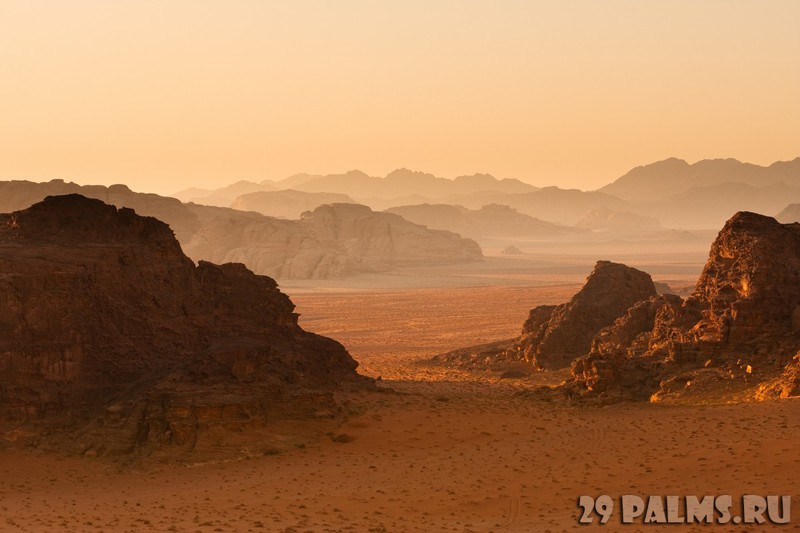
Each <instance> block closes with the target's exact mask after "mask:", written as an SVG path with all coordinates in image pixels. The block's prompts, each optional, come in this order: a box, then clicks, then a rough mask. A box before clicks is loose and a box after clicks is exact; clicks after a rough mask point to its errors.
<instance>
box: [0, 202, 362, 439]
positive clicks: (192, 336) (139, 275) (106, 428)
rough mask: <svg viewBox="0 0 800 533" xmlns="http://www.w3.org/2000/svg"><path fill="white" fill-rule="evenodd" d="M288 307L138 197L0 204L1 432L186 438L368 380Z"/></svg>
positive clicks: (262, 423)
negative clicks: (195, 252) (193, 256)
mask: <svg viewBox="0 0 800 533" xmlns="http://www.w3.org/2000/svg"><path fill="white" fill-rule="evenodd" d="M293 309H294V305H293V304H292V302H291V301H290V300H289V298H288V297H287V296H286V295H285V294H283V293H281V292H280V291H279V290H278V288H277V285H276V283H275V281H274V280H272V279H271V278H268V277H265V276H258V275H255V274H253V273H252V272H251V271H249V270H247V269H246V268H245V267H244V266H243V265H240V264H225V265H214V264H211V263H207V262H202V261H201V262H200V264H199V265H198V266H195V265H194V263H193V262H192V261H191V260H190V259H189V258H188V257H186V256H185V255H184V254H183V252H182V251H181V248H180V245H179V244H178V241H177V240H176V239H175V238H174V236H173V233H172V231H170V228H169V227H168V226H167V225H166V224H164V223H162V222H160V221H158V220H156V219H154V218H150V217H142V216H139V215H136V214H135V213H134V211H133V210H131V209H126V208H123V209H117V208H115V207H113V206H109V205H106V204H104V203H103V202H101V201H99V200H94V199H88V198H85V197H83V196H80V195H66V196H58V197H48V198H46V199H45V200H44V201H43V202H40V203H37V204H35V205H33V206H32V207H30V208H28V209H25V210H23V211H18V212H14V213H11V214H4V215H0V431H1V432H2V433H3V435H4V437H5V440H7V441H9V440H15V439H16V440H17V441H18V442H20V441H21V442H22V443H24V444H28V445H40V446H44V447H54V448H58V449H61V450H67V451H72V452H77V453H92V454H111V455H114V454H128V453H133V452H137V453H141V454H149V453H152V452H154V451H159V450H162V451H167V452H168V453H183V452H191V451H196V450H198V449H199V448H202V447H203V446H206V445H208V446H212V447H213V445H214V444H213V442H206V440H205V435H209V434H214V435H215V436H214V438H213V439H212V440H213V441H214V442H216V441H217V439H222V440H224V439H225V438H226V436H230V435H234V434H236V435H238V434H240V433H244V434H250V433H248V432H250V431H252V432H254V434H256V435H258V434H259V433H258V432H259V431H262V432H263V431H265V430H268V429H269V426H270V424H271V423H272V421H274V420H276V419H280V418H284V417H287V416H309V415H310V414H311V413H313V412H315V411H318V410H320V409H324V410H329V411H330V412H334V411H335V410H336V404H335V402H334V401H333V397H332V393H333V391H335V390H337V389H339V388H341V387H343V386H346V387H361V386H368V385H369V383H370V380H368V379H367V378H363V377H361V376H359V375H357V374H356V372H355V369H356V366H357V363H356V362H355V361H354V360H353V359H352V358H351V357H350V355H349V354H348V353H347V351H346V350H345V349H344V348H343V347H342V346H341V345H340V344H339V343H337V342H336V341H333V340H331V339H328V338H325V337H321V336H318V335H314V334H312V333H307V332H305V331H303V330H302V329H301V328H300V327H299V326H298V325H297V315H296V314H294V312H293ZM239 440H240V441H241V439H239ZM248 445H252V446H258V438H255V439H254V440H253V441H251V442H249V443H248Z"/></svg>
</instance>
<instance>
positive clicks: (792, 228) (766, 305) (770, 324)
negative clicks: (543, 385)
mask: <svg viewBox="0 0 800 533" xmlns="http://www.w3.org/2000/svg"><path fill="white" fill-rule="evenodd" d="M799 319H800V225H799V224H780V223H778V222H777V221H776V220H775V219H773V218H770V217H765V216H762V215H757V214H754V213H746V212H742V213H737V214H736V215H734V217H733V218H731V219H730V220H729V221H728V222H727V224H725V227H724V228H723V229H722V231H721V232H720V233H719V236H718V237H717V239H716V241H715V242H714V244H713V245H712V247H711V252H710V254H709V259H708V262H707V263H706V266H705V268H704V270H703V273H702V275H701V276H700V279H699V280H698V283H697V286H696V288H695V290H694V293H693V294H692V295H691V296H690V297H689V298H687V299H686V301H681V300H680V299H679V298H678V297H675V296H666V295H665V296H661V297H659V298H656V299H652V300H650V301H648V302H643V303H641V304H639V305H638V306H636V307H634V308H632V309H631V310H629V311H628V313H627V314H626V316H625V317H623V318H622V319H620V320H618V321H616V322H615V323H614V324H613V325H612V326H611V327H609V328H607V329H605V330H603V331H602V332H600V334H599V335H598V336H597V338H596V339H595V341H594V343H593V347H592V353H591V354H590V355H589V356H587V357H585V358H583V359H580V360H578V361H576V362H575V364H574V365H573V367H572V375H573V383H574V384H575V385H576V386H577V387H578V388H580V389H581V390H585V391H588V392H614V393H618V394H621V395H628V396H634V397H648V396H649V395H650V394H652V393H656V392H657V391H658V389H659V387H662V385H664V384H665V383H670V382H671V381H674V378H676V377H677V376H678V375H679V374H681V373H683V374H685V373H687V372H691V371H693V370H694V369H699V368H702V367H705V368H712V369H714V368H716V369H725V371H726V372H727V373H728V375H729V376H730V377H737V376H739V375H741V371H742V369H745V370H744V372H746V373H747V374H748V375H755V376H756V377H754V378H752V379H761V378H759V377H758V376H762V377H766V376H769V375H770V374H774V373H775V372H777V371H779V370H780V369H781V368H782V367H783V366H784V365H786V363H787V362H788V361H789V359H790V358H791V356H792V355H793V354H794V353H796V352H797V348H798V347H799V346H800V335H798V333H799V332H800V320H799ZM790 370H791V369H788V370H787V372H789V373H790ZM687 375H688V374H687ZM787 379H789V378H787ZM687 380H689V381H691V380H690V379H689V378H687ZM689 381H687V382H689ZM782 390H783V389H782Z"/></svg>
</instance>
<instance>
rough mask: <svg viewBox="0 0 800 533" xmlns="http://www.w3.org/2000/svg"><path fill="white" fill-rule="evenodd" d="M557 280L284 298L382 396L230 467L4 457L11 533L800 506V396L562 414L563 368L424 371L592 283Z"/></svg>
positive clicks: (399, 527) (547, 519)
mask: <svg viewBox="0 0 800 533" xmlns="http://www.w3.org/2000/svg"><path fill="white" fill-rule="evenodd" d="M559 271H560V272H563V271H561V270H559ZM555 272H556V271H555V270H554V271H552V272H550V271H547V270H546V269H543V270H542V271H540V272H539V274H537V275H535V276H534V275H530V274H528V275H525V276H522V275H520V273H519V272H517V273H516V274H513V273H512V274H508V273H507V274H506V275H500V276H498V277H496V278H495V277H490V278H491V279H490V281H491V283H484V284H481V283H469V281H468V280H469V279H470V277H471V276H475V279H483V280H484V281H485V279H487V278H486V276H485V275H478V274H476V273H475V272H472V273H471V274H470V273H467V274H465V275H464V276H463V277H462V278H460V281H459V283H453V284H451V286H445V287H439V288H436V287H429V286H426V285H428V284H429V282H430V280H429V279H427V278H426V279H425V280H423V281H424V282H422V283H420V284H419V285H421V286H419V287H417V288H408V287H403V288H402V289H397V288H396V289H376V288H374V287H370V286H369V284H367V286H366V288H364V287H356V286H351V287H345V286H343V285H341V284H333V285H331V286H325V285H320V286H316V287H311V286H307V285H302V286H294V287H284V289H285V290H286V291H287V292H288V293H289V295H290V296H291V297H292V300H293V301H294V302H295V303H296V304H297V311H298V312H299V313H300V314H301V319H300V323H301V325H302V326H303V327H304V328H305V329H307V330H309V331H313V332H316V333H321V334H325V335H330V336H332V337H334V338H336V339H338V340H340V341H341V342H342V343H343V344H344V345H345V346H346V347H347V348H348V350H349V351H350V352H351V354H352V355H353V356H354V357H355V358H356V359H357V360H358V361H360V363H361V367H360V372H362V373H364V374H367V375H370V376H373V377H378V376H380V377H381V378H382V379H381V381H380V382H379V383H380V388H381V390H380V391H379V392H359V393H349V394H343V395H342V397H341V398H340V399H341V400H342V401H343V402H345V404H346V405H347V408H348V411H349V416H348V417H347V419H346V420H345V422H344V423H343V424H341V425H339V426H338V427H336V426H332V425H331V423H330V422H309V423H302V424H305V425H304V426H303V428H304V431H303V432H298V431H297V429H298V426H297V425H292V423H286V424H282V425H280V426H278V427H276V428H275V438H276V441H277V442H281V439H282V442H284V444H285V445H284V446H280V447H278V448H276V449H275V453H274V454H267V455H259V456H256V457H250V458H247V459H242V460H239V461H234V462H225V463H206V464H195V465H179V464H165V463H153V462H147V463H137V464H134V465H130V464H127V465H124V464H120V463H117V462H113V461H109V460H108V459H90V458H74V457H59V456H53V455H42V454H36V453H33V452H31V453H24V452H3V454H2V455H0V529H1V530H2V531H29V532H39V531H107V532H110V531H131V532H132V531H142V532H145V531H276V532H277V531H284V532H306V531H314V532H333V531H356V532H359V531H365V532H368V531H373V532H377V531H398V532H416V531H459V532H469V531H475V532H478V531H481V532H487V531H526V532H527V531H541V532H547V531H550V532H560V531H573V530H574V531H577V530H581V529H582V528H586V527H587V526H581V525H579V524H578V518H579V516H580V509H579V508H578V507H577V505H576V502H577V499H578V497H579V496H580V495H583V494H589V495H592V496H598V495H600V494H608V495H611V496H613V497H615V498H616V497H618V496H620V495H622V494H637V495H643V496H647V495H651V494H657V495H667V494H678V495H698V496H702V495H705V494H715V495H719V494H731V495H734V497H738V496H740V495H742V494H750V493H753V494H763V495H767V494H790V495H792V496H793V499H794V500H795V502H796V501H800V495H798V491H797V483H796V474H797V472H798V471H799V470H798V469H800V458H798V457H797V453H796V450H797V447H798V445H799V444H800V429H798V428H800V409H798V403H797V401H796V400H785V401H779V402H766V403H739V404H725V403H723V402H716V401H709V402H706V403H703V404H694V405H659V404H636V403H623V404H616V405H611V406H585V405H577V404H576V405H571V404H570V403H568V402H567V401H564V402H546V401H543V400H541V399H536V398H532V397H531V396H530V395H529V394H526V391H530V390H531V389H532V388H533V387H535V386H538V385H541V384H553V383H558V382H559V381H560V379H562V377H563V376H562V375H560V374H558V373H546V372H545V373H540V374H538V375H535V376H533V377H531V378H526V379H524V380H501V379H499V377H498V376H496V375H488V374H487V375H476V374H470V373H466V372H462V373H453V372H444V371H442V370H441V369H436V368H430V367H424V366H420V365H419V364H417V363H418V361H419V360H420V359H424V358H427V357H430V356H431V355H434V354H436V353H440V352H442V351H445V350H448V349H451V348H453V347H457V346H466V345H469V344H476V343H480V342H485V341H489V340H494V339H498V338H508V337H512V336H514V335H516V334H518V330H519V327H520V325H521V324H522V322H523V320H524V318H525V316H526V314H527V311H528V310H529V309H530V308H531V307H532V306H534V305H538V304H545V303H560V302H563V301H565V300H566V299H568V298H569V297H570V296H571V295H572V294H574V293H575V292H576V291H577V290H578V289H579V288H580V285H581V283H582V281H583V276H584V275H585V274H584V273H583V272H582V271H581V269H580V268H576V269H575V271H574V272H572V273H569V271H567V272H568V273H567V274H556V273H555ZM687 272H688V270H687ZM428 275H432V274H430V272H429V273H428ZM673 277H674V278H676V279H673V282H675V283H678V282H680V281H681V280H683V281H685V282H686V283H687V284H691V283H692V281H693V279H692V275H691V274H674V272H673ZM498 280H499V281H498ZM503 280H505V281H506V283H502V281H503ZM405 282H406V283H410V282H408V280H405ZM296 424H301V423H296ZM314 424H316V425H314ZM298 435H304V436H302V437H299V436H298ZM794 522H795V523H796V524H797V523H800V522H798V521H797V519H795V520H794ZM595 527H599V526H589V527H588V529H593V528H595ZM786 527H787V528H795V529H796V528H798V527H799V526H797V525H794V526H792V525H790V526H786ZM758 529H760V530H764V531H767V530H773V529H775V526H762V527H761V528H753V529H748V528H746V527H743V526H732V525H728V526H720V525H700V526H674V525H671V526H654V525H648V526H641V525H628V526H623V525H620V524H619V522H618V518H617V517H616V516H615V517H614V518H612V521H611V523H610V524H609V525H607V526H606V527H605V529H604V530H606V531H617V530H619V531H632V532H633V531H671V532H674V531H708V530H714V531H750V530H758Z"/></svg>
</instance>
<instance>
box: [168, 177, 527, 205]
mask: <svg viewBox="0 0 800 533" xmlns="http://www.w3.org/2000/svg"><path fill="white" fill-rule="evenodd" d="M282 189H294V190H298V191H303V192H313V193H320V192H325V193H337V194H345V195H348V196H350V197H353V198H356V199H363V198H370V197H375V198H383V199H388V198H397V197H402V196H412V195H416V194H420V193H421V192H423V193H424V195H425V196H426V197H427V198H438V197H443V196H447V195H454V194H473V193H477V192H482V191H492V192H504V193H522V192H531V191H535V190H537V189H538V188H537V187H534V186H533V185H530V184H527V183H523V182H521V181H519V180H516V179H508V178H505V179H498V178H495V177H494V176H492V175H490V174H472V175H469V176H457V177H456V178H454V179H447V178H440V177H437V176H434V175H433V174H429V173H427V172H419V171H413V170H409V169H406V168H400V169H397V170H393V171H392V172H390V173H389V174H387V175H386V177H383V178H379V177H374V176H370V175H368V174H366V173H365V172H362V171H360V170H350V171H348V172H345V173H343V174H327V175H316V174H295V175H293V176H289V177H288V178H285V179H282V180H278V181H272V180H264V181H262V182H259V183H256V182H252V181H238V182H236V183H234V184H232V185H228V186H226V187H222V188H219V189H213V190H211V189H199V188H191V189H186V190H183V191H179V192H176V193H174V194H172V195H171V196H172V197H174V198H178V199H179V200H181V201H183V202H195V203H201V204H205V205H216V206H219V207H229V206H230V205H231V203H232V202H233V201H234V200H235V199H236V198H237V197H238V196H241V195H243V194H249V193H254V192H260V191H275V190H282Z"/></svg>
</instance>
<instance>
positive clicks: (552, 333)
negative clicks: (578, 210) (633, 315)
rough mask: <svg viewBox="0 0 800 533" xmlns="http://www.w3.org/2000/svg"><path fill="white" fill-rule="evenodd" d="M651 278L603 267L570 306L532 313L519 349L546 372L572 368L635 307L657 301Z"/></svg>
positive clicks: (543, 308)
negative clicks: (595, 340)
mask: <svg viewBox="0 0 800 533" xmlns="http://www.w3.org/2000/svg"><path fill="white" fill-rule="evenodd" d="M655 294H656V289H655V287H654V285H653V280H652V279H650V275H649V274H647V273H645V272H642V271H641V270H636V269H635V268H631V267H628V266H625V265H622V264H619V263H612V262H610V261H598V262H597V264H596V265H595V267H594V271H593V272H592V273H591V274H590V275H589V277H588V278H587V279H586V284H585V285H584V286H583V288H582V289H581V290H580V291H579V292H578V293H577V294H576V295H575V296H573V297H572V299H571V300H570V301H569V302H567V303H566V304H562V305H559V306H556V307H555V308H551V306H541V307H537V308H535V309H533V310H532V311H531V315H530V317H529V318H528V320H527V321H526V322H525V326H524V328H523V334H522V337H521V338H520V340H519V342H518V349H519V350H520V351H521V352H522V354H523V357H524V359H525V360H526V361H530V362H532V363H534V364H535V365H536V366H538V367H541V368H561V367H564V366H569V364H570V363H571V362H572V360H573V359H575V358H576V357H579V356H581V355H584V354H586V353H588V351H589V348H590V347H591V345H592V339H593V338H594V336H595V335H596V334H597V333H598V332H599V331H600V330H601V329H602V328H604V327H607V326H609V325H611V324H612V323H613V322H614V320H616V319H617V318H618V317H620V316H621V315H623V314H624V313H625V312H626V311H627V310H628V309H629V308H630V307H631V306H632V305H633V304H635V303H637V302H639V301H641V300H645V299H647V298H649V297H651V296H655Z"/></svg>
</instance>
